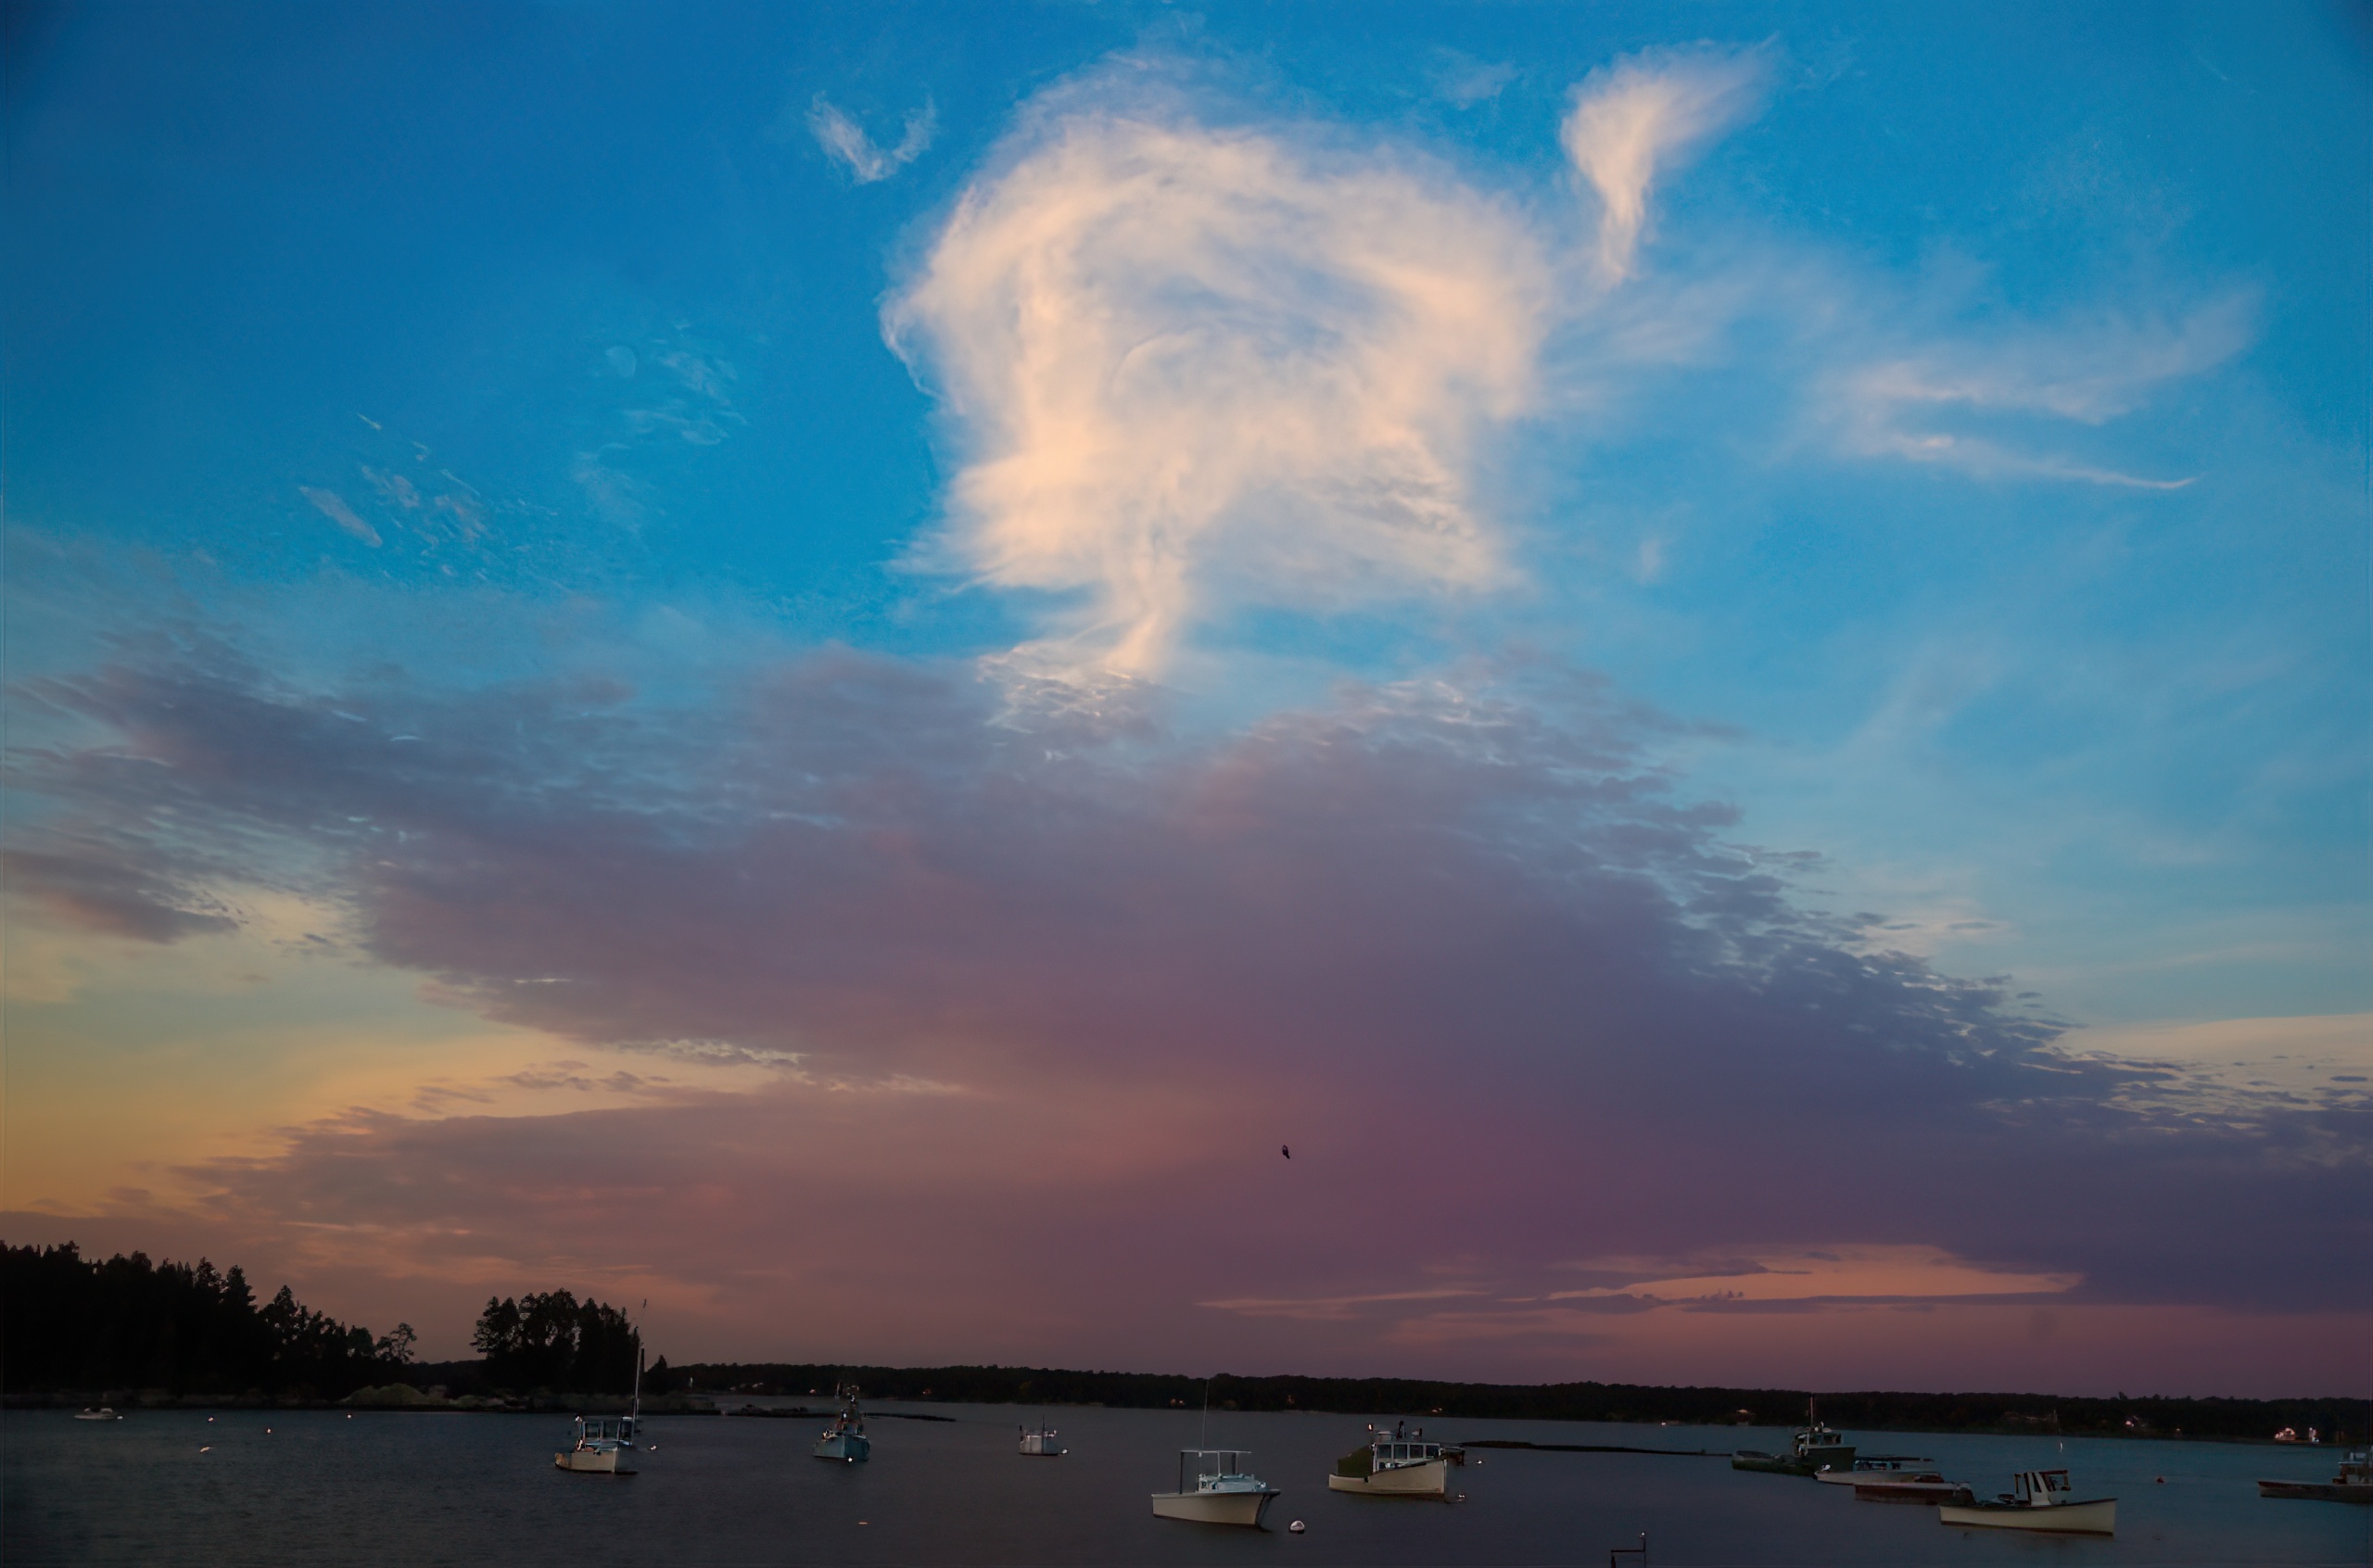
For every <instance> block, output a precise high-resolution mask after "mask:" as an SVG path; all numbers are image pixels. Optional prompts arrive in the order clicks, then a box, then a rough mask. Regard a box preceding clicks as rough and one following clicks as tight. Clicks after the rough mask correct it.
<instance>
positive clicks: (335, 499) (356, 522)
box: [297, 485, 379, 550]
mask: <svg viewBox="0 0 2373 1568" xmlns="http://www.w3.org/2000/svg"><path fill="white" fill-rule="evenodd" d="M297 493H298V495H300V496H303V497H304V498H305V499H307V500H309V501H311V502H312V503H313V510H314V511H316V512H320V513H321V514H322V515H323V516H324V517H326V518H328V519H329V520H330V521H331V522H333V523H335V524H336V525H338V526H339V527H340V528H343V529H344V530H346V532H348V533H349V534H351V535H353V536H354V537H356V538H358V539H361V540H362V542H363V543H364V544H367V545H369V546H370V547H371V548H372V549H374V550H376V549H378V548H379V530H378V529H376V528H374V527H373V526H371V525H370V524H368V523H365V522H364V521H362V518H360V517H357V516H356V515H355V514H354V508H352V507H350V506H349V505H347V504H346V498H345V497H344V496H341V495H339V494H338V493H337V492H336V490H323V489H316V488H314V487H312V486H311V485H299V486H298V487H297Z"/></svg>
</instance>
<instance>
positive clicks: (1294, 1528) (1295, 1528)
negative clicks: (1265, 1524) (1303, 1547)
mask: <svg viewBox="0 0 2373 1568" xmlns="http://www.w3.org/2000/svg"><path fill="white" fill-rule="evenodd" d="M1307 1528H1309V1526H1307V1525H1305V1524H1303V1523H1302V1522H1301V1520H1299V1519H1297V1520H1295V1521H1294V1522H1293V1523H1292V1524H1288V1525H1287V1526H1286V1531H1287V1533H1288V1534H1289V1535H1295V1536H1299V1535H1301V1533H1302V1531H1303V1530H1305V1529H1307Z"/></svg>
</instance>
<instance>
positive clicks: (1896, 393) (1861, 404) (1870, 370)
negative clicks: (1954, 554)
mask: <svg viewBox="0 0 2373 1568" xmlns="http://www.w3.org/2000/svg"><path fill="white" fill-rule="evenodd" d="M2255 318H2256V301H2255V299H2254V298H2253V297H2251V296H2248V295H2241V294H2237V295H2231V296H2228V297H2225V298H2222V299H2219V300H2216V301H2214V302H2212V303H2210V304H2207V305H2204V306H2201V307H2199V308H2197V309H2195V310H2190V311H2189V312H2186V313H2182V314H2179V315H2176V314H2170V315H2160V316H2108V317H2103V318H2100V319H2097V320H2091V321H2079V322H2063V323H2058V324H2054V325H2051V326H2025V327H2021V328H2018V329H2014V330H2012V331H2011V332H2008V333H2004V334H2001V335H1997V336H1994V337H1992V338H1991V339H1987V338H1984V337H1980V336H1978V335H1961V336H1957V337H1945V336H1938V335H1928V336H1926V337H1924V338H1923V340H1922V341H1920V342H1918V343H1916V344H1913V345H1909V346H1903V347H1899V348H1892V349H1888V350H1882V351H1880V352H1877V353H1875V354H1873V355H1871V356H1869V357H1867V358H1863V359H1861V360H1857V361H1854V362H1850V363H1848V364H1847V365H1846V366H1845V367H1844V368H1843V369H1842V370H1841V371H1840V372H1839V373H1837V374H1836V375H1835V376H1834V377H1833V378H1832V382H1831V385H1830V386H1829V388H1828V392H1827V397H1826V398H1825V402H1826V404H1827V406H1828V407H1829V409H1830V410H1831V417H1832V419H1833V420H1834V422H1835V424H1836V426H1837V430H1838V435H1839V440H1840V443H1841V445H1842V446H1843V447H1844V448H1845V449H1846V451H1847V452H1849V453H1851V454H1853V455H1858V456H1864V457H1894V458H1900V459H1903V460H1906V461H1908V462H1924V463H1935V464H1940V465H1943V466H1947V467H1951V468H1956V469H1959V470H1961V471H1962V472H1964V473H1967V474H1973V475H1976V476H1979V477H2034V478H2047V479H2070V480H2079V481H2083V482H2086V483H2090V484H2100V485H2118V486H2125V487H2133V488H2139V489H2155V490H2172V489H2179V488H2181V487H2184V486H2186V485H2189V484H2190V483H2191V478H2189V477H2185V476H2177V477H2172V478H2169V477H2157V478H2154V477H2149V476H2145V475H2140V474H2126V473H2123V472H2120V471H2118V470H2116V469H2114V468H2111V467H2107V466H2104V465H2101V464H2099V463H2092V462H2083V461H2081V460H2076V459H2072V458H2066V457H2062V456H2057V455H2051V454H2045V453H2037V452H2036V451H2033V450H2031V449H2030V447H2031V444H2032V443H2031V442H2030V441H2027V440H2021V439H2016V438H2013V437H2012V436H2010V435H2007V434H2004V433H2002V432H2000V431H1999V430H1997V429H1995V428H1993V427H1992V425H1990V424H1989V423H1988V422H1993V424H2000V423H2002V422H2004V421H2009V420H2017V419H2027V420H2033V419H2037V418H2041V419H2049V420H2057V421H2062V422H2066V423H2073V424H2087V425H2099V424H2106V423H2107V422H2109V421H2110V420H2113V419H2115V418H2118V417H2120V416H2122V415H2125V414H2128V413H2131V412H2133V411H2135V410H2136V409H2138V408H2139V407H2140V406H2141V405H2142V404H2143V402H2144V401H2145V400H2146V399H2148V398H2150V397H2151V395H2152V394H2154V393H2155V392H2157V391H2158V390H2159V389H2160V388H2161V387H2162V386H2164V385H2165V384H2166V383H2168V382H2171V381H2176V380H2179V379H2182V378H2185V377H2189V376H2193V375H2198V374H2200V373H2202V372H2204V371H2207V370H2210V369H2213V368H2214V367H2215V366H2216V365H2219V364H2221V363H2223V362H2224V361H2225V360H2228V359H2230V358H2232V357H2233V356H2234V355H2236V354H2238V353H2240V351H2241V350H2242V349H2244V348H2247V347H2249V345H2250V343H2251V341H2252V338H2253V337H2254V335H2255Z"/></svg>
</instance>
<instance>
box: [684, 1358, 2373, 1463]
mask: <svg viewBox="0 0 2373 1568" xmlns="http://www.w3.org/2000/svg"><path fill="white" fill-rule="evenodd" d="M672 1370H673V1372H674V1374H675V1375H676V1376H679V1377H684V1378H688V1379H690V1380H691V1381H692V1385H694V1386H697V1387H698V1388H699V1389H701V1390H702V1391H703V1392H704V1393H716V1394H718V1395H719V1396H720V1397H730V1396H731V1395H735V1394H768V1393H778V1394H785V1395H794V1396H805V1395H806V1394H807V1392H808V1391H809V1390H810V1389H813V1388H830V1387H831V1386H832V1385H833V1384H834V1383H835V1382H836V1381H842V1380H846V1381H852V1382H855V1383H857V1384H858V1385H861V1386H862V1387H863V1388H864V1389H865V1392H866V1395H867V1397H869V1398H874V1399H899V1400H948V1401H952V1402H956V1403H959V1404H981V1405H1049V1406H1052V1405H1106V1406H1113V1407H1119V1408H1123V1409H1141V1410H1144V1409H1149V1410H1161V1409H1164V1408H1168V1407H1184V1408H1191V1407H1194V1406H1196V1405H1199V1404H1200V1403H1201V1402H1202V1400H1203V1398H1204V1380H1203V1379H1201V1378H1199V1377H1187V1376H1183V1375H1174V1374H1173V1375H1165V1374H1161V1373H1150V1372H1075V1371H1066V1370H1061V1369H1053V1368H1044V1367H974V1366H956V1367H850V1366H828V1365H824V1364H821V1363H814V1364H809V1363H784V1362H706V1363H696V1364H686V1365H680V1366H678V1367H675V1368H674V1369H672ZM678 1386H682V1385H678ZM1210 1397H1211V1402H1212V1407H1213V1408H1214V1409H1228V1410H1313V1411H1323V1412H1326V1413H1329V1414H1336V1415H1359V1416H1369V1415H1410V1414H1415V1415H1419V1416H1429V1415H1430V1416H1440V1417H1443V1418H1445V1419H1452V1420H1461V1419H1463V1420H1478V1421H1480V1420H1498V1421H1589V1422H1608V1423H1631V1424H1642V1425H1653V1424H1656V1423H1680V1424H1683V1425H1690V1426H1733V1425H1753V1426H1765V1427H1771V1426H1778V1427H1794V1426H1798V1425H1801V1424H1803V1422H1804V1416H1805V1404H1806V1401H1807V1400H1808V1398H1813V1397H1818V1398H1819V1399H1820V1400H1821V1419H1822V1420H1823V1421H1825V1422H1827V1423H1829V1424H1831V1425H1832V1426H1835V1427H1839V1428H1842V1429H1846V1430H1854V1431H1864V1432H1991V1433H2002V1434H2009V1435H2038V1434H2050V1435H2056V1436H2078V1435H2083V1436H2097V1437H2111V1436H2118V1437H2170V1438H2172V1437H2183V1438H2204V1439H2210V1440H2214V1441H2220V1442H2224V1441H2234V1442H2271V1441H2272V1440H2273V1438H2274V1435H2275V1434H2276V1433H2277V1432H2279V1431H2281V1430H2282V1429H2283V1428H2285V1427H2291V1428H2294V1429H2296V1430H2297V1431H2298V1432H2300V1433H2301V1434H2304V1433H2305V1432H2306V1431H2307V1429H2308V1428H2310V1427H2314V1428H2316V1429H2317V1430H2318V1431H2319V1432H2320V1433H2321V1434H2322V1435H2323V1438H2324V1441H2325V1442H2326V1443H2327V1444H2328V1445H2329V1444H2340V1443H2355V1444H2362V1443H2364V1441H2365V1440H2366V1432H2367V1425H2368V1410H2367V1401H2366V1400H2365V1399H2363V1398H2337V1397H2327V1398H2295V1399H2227V1398H2205V1399H2192V1398H2171V1397H2157V1396H2152V1397H2139V1398H2126V1397H2118V1398H2106V1399H2104V1398H2085V1397H2069V1396H2062V1395H2053V1394H1994V1393H1969V1394H1925V1393H1917V1392H1870V1391H1844V1392H1823V1391H1819V1390H1805V1389H1793V1388H1790V1389H1774V1388H1722V1387H1668V1386H1659V1385H1642V1384H1623V1383H1558V1384H1497V1383H1438V1382H1431V1381H1424V1380H1418V1379H1412V1378H1343V1377H1235V1376H1231V1375H1229V1374H1227V1373H1225V1372H1224V1373H1221V1374H1219V1375H1217V1376H1215V1377H1213V1378H1212V1380H1211V1387H1210Z"/></svg>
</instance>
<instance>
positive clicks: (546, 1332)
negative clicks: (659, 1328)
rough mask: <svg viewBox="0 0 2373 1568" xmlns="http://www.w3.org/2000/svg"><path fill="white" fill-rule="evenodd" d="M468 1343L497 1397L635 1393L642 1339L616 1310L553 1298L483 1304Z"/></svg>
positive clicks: (496, 1299)
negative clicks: (499, 1392)
mask: <svg viewBox="0 0 2373 1568" xmlns="http://www.w3.org/2000/svg"><path fill="white" fill-rule="evenodd" d="M470 1343H471V1344H472V1345H473V1346H475V1347H476V1349H477V1352H478V1354H479V1355H481V1356H484V1357H485V1358H486V1370H485V1377H486V1381H487V1382H488V1383H489V1385H492V1386H494V1387H496V1388H499V1389H509V1390H512V1391H514V1392H516V1393H522V1394H525V1393H530V1392H533V1391H535V1390H537V1389H548V1390H550V1391H552V1393H555V1394H624V1393H626V1392H627V1391H628V1389H629V1388H631V1387H632V1386H633V1385H634V1359H635V1353H636V1351H637V1350H638V1348H640V1347H641V1343H642V1339H641V1334H639V1333H638V1332H637V1331H636V1329H635V1327H634V1325H633V1324H632V1323H631V1322H629V1321H628V1320H627V1315H626V1314H625V1313H624V1312H621V1311H620V1310H618V1309H616V1308H615V1307H611V1306H607V1305H605V1304H603V1303H602V1302H599V1301H594V1300H591V1299H588V1300H585V1301H579V1300H577V1297H576V1296H573V1295H571V1294H570V1293H569V1292H567V1291H565V1290H554V1291H547V1292H546V1293H545V1294H543V1295H541V1296H534V1295H529V1296H520V1297H518V1298H517V1299H516V1300H514V1299H513V1298H512V1297H510V1296H489V1297H488V1299H487V1304H486V1310H485V1311H483V1312H481V1313H479V1314H478V1326H477V1332H476V1333H475V1334H472V1335H471V1336H470ZM663 1364H664V1363H663Z"/></svg>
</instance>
